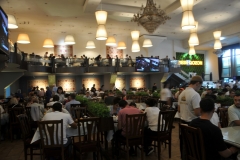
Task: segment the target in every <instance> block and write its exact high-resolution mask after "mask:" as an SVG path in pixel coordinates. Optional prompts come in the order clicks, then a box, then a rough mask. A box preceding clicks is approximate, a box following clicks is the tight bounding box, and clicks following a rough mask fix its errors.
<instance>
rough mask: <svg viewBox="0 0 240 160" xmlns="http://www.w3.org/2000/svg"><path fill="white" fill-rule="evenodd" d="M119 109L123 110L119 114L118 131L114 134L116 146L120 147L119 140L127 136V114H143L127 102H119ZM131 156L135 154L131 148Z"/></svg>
mask: <svg viewBox="0 0 240 160" xmlns="http://www.w3.org/2000/svg"><path fill="white" fill-rule="evenodd" d="M118 105H119V107H121V108H122V109H121V110H120V111H119V112H118V130H117V131H116V132H115V134H114V139H115V143H116V146H118V139H120V138H121V137H124V136H125V135H126V132H127V131H126V115H127V114H139V113H141V112H140V110H139V109H137V108H135V107H132V106H129V105H128V103H127V101H125V100H120V101H119V102H118ZM129 152H130V154H134V149H133V147H132V146H131V148H130V151H129Z"/></svg>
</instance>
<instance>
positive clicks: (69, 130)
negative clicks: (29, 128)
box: [31, 127, 83, 143]
mask: <svg viewBox="0 0 240 160" xmlns="http://www.w3.org/2000/svg"><path fill="white" fill-rule="evenodd" d="M80 132H81V135H83V131H82V129H80ZM66 136H67V137H72V136H78V129H74V128H71V127H68V128H67V131H66ZM39 139H40V133H39V129H38V128H37V130H36V132H35V133H34V136H33V138H32V141H31V143H33V142H36V141H37V140H39Z"/></svg>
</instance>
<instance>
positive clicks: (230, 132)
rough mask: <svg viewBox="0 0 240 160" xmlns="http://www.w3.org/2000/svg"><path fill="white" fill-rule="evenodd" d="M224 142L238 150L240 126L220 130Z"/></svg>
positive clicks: (239, 146)
mask: <svg viewBox="0 0 240 160" xmlns="http://www.w3.org/2000/svg"><path fill="white" fill-rule="evenodd" d="M221 131H222V135H223V139H224V142H226V143H228V144H231V145H233V146H235V147H238V148H240V126H233V127H226V128H221Z"/></svg>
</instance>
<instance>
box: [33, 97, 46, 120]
mask: <svg viewBox="0 0 240 160" xmlns="http://www.w3.org/2000/svg"><path fill="white" fill-rule="evenodd" d="M32 102H33V103H32V104H31V105H30V107H31V117H32V119H33V120H34V121H40V120H41V119H42V118H43V115H44V112H45V110H44V106H43V105H42V104H39V101H38V97H36V96H33V97H32Z"/></svg>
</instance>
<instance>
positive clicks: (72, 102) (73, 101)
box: [65, 93, 81, 113]
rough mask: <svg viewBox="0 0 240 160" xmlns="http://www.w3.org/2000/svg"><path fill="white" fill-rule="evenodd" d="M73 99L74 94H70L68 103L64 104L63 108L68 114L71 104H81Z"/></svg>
mask: <svg viewBox="0 0 240 160" xmlns="http://www.w3.org/2000/svg"><path fill="white" fill-rule="evenodd" d="M75 97H76V95H75V94H74V93H71V94H70V95H69V97H68V98H69V100H70V101H69V102H67V103H66V105H65V108H66V110H67V111H68V112H69V113H71V104H81V103H80V102H79V101H76V100H75Z"/></svg>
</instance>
